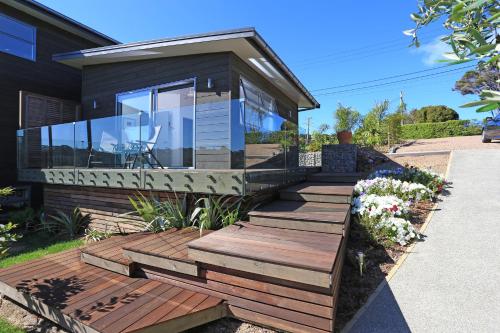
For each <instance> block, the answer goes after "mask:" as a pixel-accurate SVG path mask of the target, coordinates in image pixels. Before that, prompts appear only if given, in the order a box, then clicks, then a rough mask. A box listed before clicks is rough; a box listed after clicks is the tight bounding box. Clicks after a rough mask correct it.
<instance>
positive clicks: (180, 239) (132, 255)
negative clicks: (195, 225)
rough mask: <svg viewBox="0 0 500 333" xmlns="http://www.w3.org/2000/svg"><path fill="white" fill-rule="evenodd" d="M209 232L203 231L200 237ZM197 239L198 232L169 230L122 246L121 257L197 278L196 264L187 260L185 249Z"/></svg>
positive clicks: (186, 250)
mask: <svg viewBox="0 0 500 333" xmlns="http://www.w3.org/2000/svg"><path fill="white" fill-rule="evenodd" d="M211 232H212V231H211V230H204V231H203V234H202V236H205V235H208V234H209V233H211ZM198 238H200V231H199V230H194V229H187V228H186V229H179V230H178V229H170V230H168V231H165V232H162V233H157V234H151V235H148V236H147V237H145V238H143V239H141V240H140V241H138V242H132V243H129V244H123V255H124V256H125V257H126V258H128V259H130V260H131V261H133V262H134V263H135V264H136V265H139V264H140V265H147V266H150V267H153V268H159V269H165V270H169V271H173V272H177V273H182V274H188V275H193V276H198V273H199V267H198V264H197V263H196V262H195V261H194V260H191V259H189V258H188V249H187V244H188V243H189V242H191V241H192V240H195V239H198Z"/></svg>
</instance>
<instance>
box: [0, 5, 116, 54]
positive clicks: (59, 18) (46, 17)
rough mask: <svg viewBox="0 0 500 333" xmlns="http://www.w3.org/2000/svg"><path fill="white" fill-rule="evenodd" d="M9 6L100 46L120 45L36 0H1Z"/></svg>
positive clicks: (114, 40)
mask: <svg viewBox="0 0 500 333" xmlns="http://www.w3.org/2000/svg"><path fill="white" fill-rule="evenodd" d="M0 3H4V4H6V5H7V6H10V7H13V8H16V9H17V10H20V11H22V12H24V13H27V14H28V15H31V16H33V17H36V18H37V19H39V20H42V21H44V22H47V23H49V24H52V25H54V26H57V27H59V28H61V29H63V30H65V31H68V32H70V33H72V34H75V35H77V36H79V37H81V38H84V39H87V40H89V41H92V42H94V43H96V44H98V45H112V44H118V43H120V42H119V41H117V40H116V39H113V38H111V37H109V36H106V35H105V34H103V33H100V32H99V31H97V30H94V29H92V28H90V27H89V26H86V25H85V24H82V23H80V22H78V21H76V20H73V19H72V18H70V17H68V16H66V15H64V14H61V13H59V12H57V11H55V10H53V9H51V8H49V7H47V6H45V5H43V4H41V3H39V2H37V1H34V0H0Z"/></svg>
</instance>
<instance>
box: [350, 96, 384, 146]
mask: <svg viewBox="0 0 500 333" xmlns="http://www.w3.org/2000/svg"><path fill="white" fill-rule="evenodd" d="M388 112H389V101H387V100H385V101H383V102H377V103H375V105H374V106H373V108H372V109H371V110H370V111H369V112H368V113H367V114H366V116H365V117H364V118H363V122H362V125H361V127H360V128H359V129H358V130H357V131H356V133H355V134H354V139H355V142H358V143H361V144H364V145H368V146H376V145H381V144H383V143H384V141H385V135H384V126H383V125H384V119H385V117H386V116H387V114H388Z"/></svg>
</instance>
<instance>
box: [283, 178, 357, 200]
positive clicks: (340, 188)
mask: <svg viewBox="0 0 500 333" xmlns="http://www.w3.org/2000/svg"><path fill="white" fill-rule="evenodd" d="M353 188H354V187H353V186H352V185H346V184H342V183H314V182H305V183H301V184H298V185H294V186H290V187H287V188H285V189H282V190H280V198H281V199H282V200H295V201H313V202H327V203H348V204H350V203H351V199H352V192H353Z"/></svg>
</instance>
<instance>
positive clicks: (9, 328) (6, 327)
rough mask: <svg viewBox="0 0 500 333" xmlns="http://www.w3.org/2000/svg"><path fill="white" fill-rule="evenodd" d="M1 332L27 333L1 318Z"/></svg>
mask: <svg viewBox="0 0 500 333" xmlns="http://www.w3.org/2000/svg"><path fill="white" fill-rule="evenodd" d="M0 332H2V333H26V331H25V330H23V329H22V328H19V327H17V326H14V325H12V324H10V323H9V322H8V321H6V320H4V319H2V318H0Z"/></svg>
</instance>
